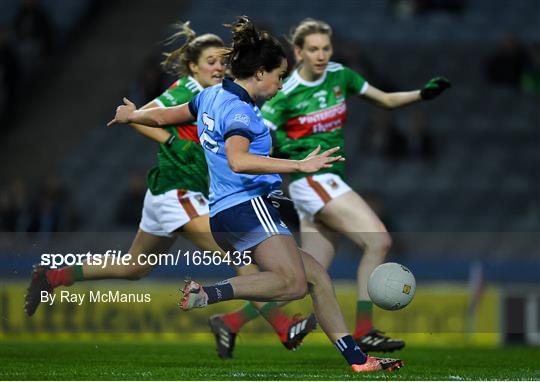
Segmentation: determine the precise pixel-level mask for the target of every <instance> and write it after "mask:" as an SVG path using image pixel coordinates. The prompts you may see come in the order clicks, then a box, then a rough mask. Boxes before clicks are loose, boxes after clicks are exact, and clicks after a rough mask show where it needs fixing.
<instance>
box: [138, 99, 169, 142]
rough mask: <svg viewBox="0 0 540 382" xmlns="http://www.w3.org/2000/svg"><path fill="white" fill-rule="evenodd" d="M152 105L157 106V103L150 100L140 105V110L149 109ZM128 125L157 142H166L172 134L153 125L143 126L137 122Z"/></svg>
mask: <svg viewBox="0 0 540 382" xmlns="http://www.w3.org/2000/svg"><path fill="white" fill-rule="evenodd" d="M154 107H159V105H158V104H157V103H156V102H154V101H152V102H150V103H147V104H146V105H144V106H143V107H141V110H146V109H151V108H154ZM129 125H130V126H131V127H133V129H135V130H136V131H137V132H138V133H139V134H141V135H144V136H145V137H147V138H150V139H151V140H153V141H155V142H157V143H166V142H167V141H168V140H169V139H171V136H172V135H171V133H169V132H168V131H167V130H165V129H156V128H155V127H150V126H145V125H141V124H138V123H130V124H129Z"/></svg>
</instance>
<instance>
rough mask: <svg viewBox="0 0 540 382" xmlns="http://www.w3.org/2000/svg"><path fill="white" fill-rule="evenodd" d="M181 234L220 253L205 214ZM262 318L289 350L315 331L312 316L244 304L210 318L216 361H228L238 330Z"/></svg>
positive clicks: (243, 270) (251, 270) (249, 270)
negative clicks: (292, 314) (290, 315)
mask: <svg viewBox="0 0 540 382" xmlns="http://www.w3.org/2000/svg"><path fill="white" fill-rule="evenodd" d="M182 230H183V233H184V235H185V237H186V238H187V239H189V241H191V242H192V243H193V244H195V245H196V246H198V247H199V248H201V249H203V250H207V251H212V252H216V251H220V252H221V248H219V246H218V244H217V243H216V242H215V240H214V237H213V236H212V234H211V233H210V225H209V219H208V215H203V216H199V217H196V218H195V219H192V220H191V221H190V222H189V223H187V224H186V225H184V226H183V227H182ZM258 272H259V269H258V267H257V266H255V265H253V264H249V265H245V266H242V267H236V273H237V274H238V275H240V276H242V275H253V274H256V273H258ZM259 316H262V317H263V318H264V319H265V320H266V321H267V322H268V323H269V324H270V325H271V326H272V328H273V329H274V331H275V332H276V334H277V335H278V337H279V339H280V342H281V343H282V344H283V346H285V348H287V349H289V350H294V349H296V348H297V347H298V346H300V345H301V343H302V340H303V338H304V337H305V336H306V335H307V334H309V333H310V332H311V331H313V330H314V329H315V328H316V325H317V320H316V319H315V316H313V315H311V316H308V317H302V316H301V315H298V314H297V315H294V316H292V317H289V316H288V315H287V314H285V313H284V312H283V311H282V310H281V309H280V307H279V306H278V304H277V303H275V302H259V301H251V302H247V303H246V304H245V305H244V306H242V307H241V308H240V309H238V310H236V311H234V312H230V313H228V314H216V315H213V316H212V317H210V319H209V325H210V330H211V331H212V333H213V334H214V337H215V339H216V350H217V354H218V356H219V357H220V358H223V359H227V358H232V356H233V352H234V346H235V341H236V335H237V333H238V332H239V331H240V329H241V327H242V326H243V325H244V324H245V323H247V322H249V321H251V320H252V319H255V318H257V317H259Z"/></svg>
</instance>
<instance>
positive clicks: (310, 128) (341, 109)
mask: <svg viewBox="0 0 540 382" xmlns="http://www.w3.org/2000/svg"><path fill="white" fill-rule="evenodd" d="M346 113H347V105H346V104H345V103H344V102H343V103H340V104H338V105H335V106H332V107H329V108H327V109H324V110H321V111H317V112H314V113H310V114H306V115H301V116H298V117H296V118H292V119H290V120H289V121H288V122H287V123H286V124H285V130H286V131H287V136H288V137H289V138H293V139H298V138H302V137H306V136H308V135H311V134H315V133H324V132H327V131H332V130H335V129H340V128H341V127H342V126H343V124H344V123H345V116H346Z"/></svg>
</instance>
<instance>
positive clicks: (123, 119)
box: [107, 97, 137, 126]
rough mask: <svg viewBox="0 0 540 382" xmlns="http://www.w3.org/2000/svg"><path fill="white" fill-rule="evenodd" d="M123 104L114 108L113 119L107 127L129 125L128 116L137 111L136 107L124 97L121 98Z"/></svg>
mask: <svg viewBox="0 0 540 382" xmlns="http://www.w3.org/2000/svg"><path fill="white" fill-rule="evenodd" d="M123 101H124V104H123V105H120V106H118V107H117V108H116V115H115V116H114V118H113V119H111V120H110V121H109V123H107V126H111V125H114V124H115V123H129V122H130V119H129V117H130V115H131V113H133V112H134V111H135V110H137V106H135V104H134V103H133V102H131V101H130V100H128V99H127V98H126V97H124V98H123Z"/></svg>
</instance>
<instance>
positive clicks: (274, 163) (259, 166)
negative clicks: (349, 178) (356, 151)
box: [225, 135, 345, 174]
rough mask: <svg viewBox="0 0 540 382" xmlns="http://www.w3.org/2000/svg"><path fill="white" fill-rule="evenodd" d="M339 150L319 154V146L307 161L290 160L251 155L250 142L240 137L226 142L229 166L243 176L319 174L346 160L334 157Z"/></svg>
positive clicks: (333, 149) (234, 137) (230, 138)
mask: <svg viewBox="0 0 540 382" xmlns="http://www.w3.org/2000/svg"><path fill="white" fill-rule="evenodd" d="M338 150H339V147H334V148H332V149H330V150H326V151H325V152H323V153H321V154H319V152H320V151H321V147H320V146H319V147H317V148H316V149H315V150H314V151H313V152H312V153H311V154H309V155H308V156H307V157H306V158H305V159H302V160H288V159H278V158H271V157H265V156H260V155H254V154H250V153H249V140H248V139H247V138H245V137H243V136H240V135H233V136H232V137H229V138H227V140H226V141H225V151H226V153H227V160H228V162H229V166H230V167H231V169H232V170H233V171H234V172H237V173H243V174H277V173H292V172H305V173H312V172H317V171H319V170H320V169H321V168H330V167H332V163H333V162H336V161H344V160H345V158H343V157H342V156H341V155H339V156H332V154H334V153H335V152H336V151H338Z"/></svg>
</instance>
